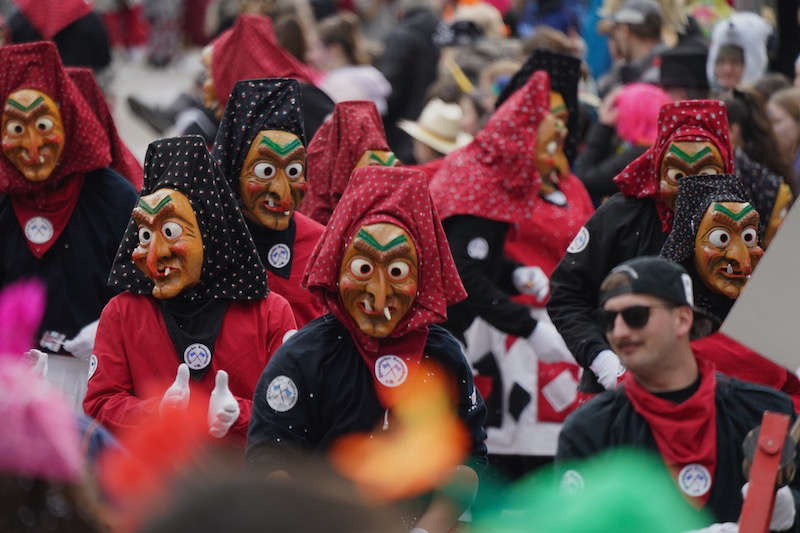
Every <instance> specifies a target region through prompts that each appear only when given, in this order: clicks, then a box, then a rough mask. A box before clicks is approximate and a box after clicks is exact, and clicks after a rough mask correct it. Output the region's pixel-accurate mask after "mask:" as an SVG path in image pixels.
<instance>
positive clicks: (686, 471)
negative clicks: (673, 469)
mask: <svg viewBox="0 0 800 533" xmlns="http://www.w3.org/2000/svg"><path fill="white" fill-rule="evenodd" d="M678 486H679V487H680V488H681V490H682V491H683V492H685V493H686V494H687V495H689V496H692V497H693V498H697V497H698V496H702V495H703V494H705V493H706V492H708V491H709V489H710V488H711V473H710V472H709V471H708V469H707V468H706V467H705V466H703V465H700V464H697V463H692V464H690V465H686V466H684V467H683V468H681V471H680V472H679V473H678Z"/></svg>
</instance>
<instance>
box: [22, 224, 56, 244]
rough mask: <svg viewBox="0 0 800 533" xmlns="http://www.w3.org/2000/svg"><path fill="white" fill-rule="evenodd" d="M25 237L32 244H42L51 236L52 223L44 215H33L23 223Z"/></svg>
mask: <svg viewBox="0 0 800 533" xmlns="http://www.w3.org/2000/svg"><path fill="white" fill-rule="evenodd" d="M25 238H26V239H28V240H29V241H31V242H32V243H33V244H44V243H46V242H47V241H49V240H50V239H52V238H53V223H52V222H50V221H49V220H47V219H46V218H44V217H33V218H31V219H30V220H28V221H27V222H26V223H25Z"/></svg>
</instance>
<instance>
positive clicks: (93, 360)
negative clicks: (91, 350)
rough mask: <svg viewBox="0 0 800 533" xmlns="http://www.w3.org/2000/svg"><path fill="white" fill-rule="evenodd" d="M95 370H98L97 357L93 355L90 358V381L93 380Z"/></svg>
mask: <svg viewBox="0 0 800 533" xmlns="http://www.w3.org/2000/svg"><path fill="white" fill-rule="evenodd" d="M95 370H97V356H96V355H95V354H92V356H91V357H89V379H92V376H94V371H95Z"/></svg>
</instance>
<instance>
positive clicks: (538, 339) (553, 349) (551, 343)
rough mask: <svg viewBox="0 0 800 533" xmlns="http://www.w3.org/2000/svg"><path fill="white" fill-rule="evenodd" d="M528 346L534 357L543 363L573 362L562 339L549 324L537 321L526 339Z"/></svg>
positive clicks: (573, 359)
mask: <svg viewBox="0 0 800 533" xmlns="http://www.w3.org/2000/svg"><path fill="white" fill-rule="evenodd" d="M528 344H530V346H531V348H533V351H534V352H535V353H536V357H538V358H539V359H541V360H542V361H544V362H545V363H559V362H567V363H574V362H575V358H574V357H572V354H571V353H570V351H569V348H567V345H566V344H565V343H564V339H562V338H561V335H560V334H559V333H558V330H557V329H556V327H555V326H554V325H553V324H551V323H550V322H545V321H544V320H539V321H538V322H537V323H536V327H535V328H533V333H531V335H530V337H528Z"/></svg>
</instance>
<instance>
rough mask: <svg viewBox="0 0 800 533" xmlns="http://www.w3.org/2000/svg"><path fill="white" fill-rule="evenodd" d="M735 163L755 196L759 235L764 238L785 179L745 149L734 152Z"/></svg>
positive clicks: (744, 181) (743, 181) (754, 205)
mask: <svg viewBox="0 0 800 533" xmlns="http://www.w3.org/2000/svg"><path fill="white" fill-rule="evenodd" d="M733 157H734V165H735V166H736V175H737V176H739V177H740V178H741V180H742V183H744V185H745V186H746V187H747V188H748V189H749V190H750V196H751V197H752V198H753V207H755V208H756V211H758V214H759V215H760V218H759V220H758V236H759V237H760V238H762V239H763V238H764V235H765V234H766V233H767V226H768V225H769V219H770V216H771V215H772V210H773V209H774V208H775V201H776V200H777V199H778V189H780V187H781V185H782V184H783V179H782V178H781V177H780V176H778V175H777V174H775V173H774V172H772V171H771V170H770V169H768V168H767V167H765V166H763V165H761V164H760V163H757V162H755V161H753V160H752V159H750V156H748V155H747V154H746V153H745V152H744V150H741V149H737V150H736V152H734V155H733Z"/></svg>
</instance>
